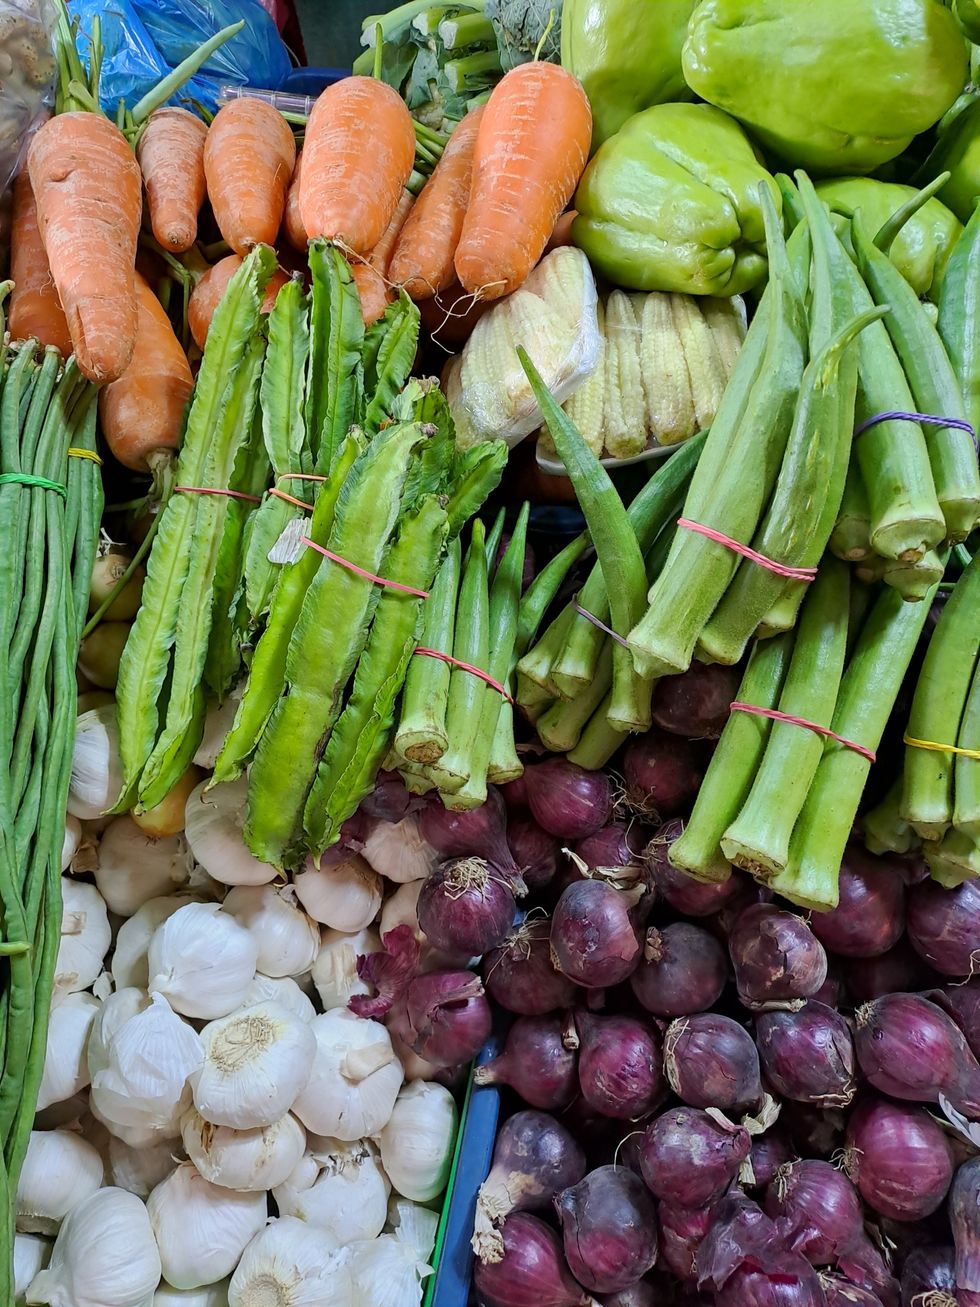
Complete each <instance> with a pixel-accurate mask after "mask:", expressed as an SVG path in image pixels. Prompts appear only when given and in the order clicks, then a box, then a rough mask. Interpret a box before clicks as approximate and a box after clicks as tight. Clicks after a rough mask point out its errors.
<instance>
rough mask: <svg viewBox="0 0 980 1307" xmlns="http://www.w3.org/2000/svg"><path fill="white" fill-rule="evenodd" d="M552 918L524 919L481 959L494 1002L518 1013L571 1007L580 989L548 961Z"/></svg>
mask: <svg viewBox="0 0 980 1307" xmlns="http://www.w3.org/2000/svg"><path fill="white" fill-rule="evenodd" d="M550 934H551V922H550V921H549V919H548V918H547V917H534V918H532V919H530V920H525V921H523V922H522V923H521V925H519V926H518V927H517V928H516V929H515V930H513V931H511V933H510V934H509V935H508V936H507V938H506V939H505V940H504V942H503V943H502V944H500V945H499V946H498V947H497V948H495V949H491V950H490V952H489V953H488V954H487V955H486V957H485V958H484V959H483V983H484V985H485V986H486V990H487V993H488V994H489V995H490V997H491V998H492V999H493V1001H494V1002H495V1003H499V1005H500V1006H501V1007H502V1008H505V1009H506V1011H508V1012H514V1013H515V1014H516V1015H517V1016H525V1017H540V1016H544V1015H545V1014H546V1013H548V1012H553V1011H554V1010H555V1009H556V1008H561V1007H571V1005H572V1004H573V1003H574V1002H575V995H576V993H579V992H581V991H578V990H577V989H576V986H575V985H573V984H572V982H571V981H570V980H569V979H568V977H567V976H562V975H560V974H559V973H558V972H557V971H556V970H555V968H554V967H553V966H552V965H551V943H550V938H549V937H550Z"/></svg>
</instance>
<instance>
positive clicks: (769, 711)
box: [728, 699, 875, 762]
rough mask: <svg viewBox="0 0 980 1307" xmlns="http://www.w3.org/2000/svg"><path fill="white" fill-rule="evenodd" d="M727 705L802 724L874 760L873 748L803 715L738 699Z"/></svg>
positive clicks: (733, 709)
mask: <svg viewBox="0 0 980 1307" xmlns="http://www.w3.org/2000/svg"><path fill="white" fill-rule="evenodd" d="M728 707H729V708H730V710H731V711H732V712H747V713H752V714H753V716H756V717H769V718H771V719H772V721H774V722H787V723H788V724H789V725H790V726H802V727H803V728H804V730H807V731H813V732H814V733H815V734H816V735H823V736H825V737H826V738H827V739H828V740H836V741H837V743H838V744H843V746H844V748H845V749H853V750H854V752H855V753H859V754H860V755H861V757H862V758H867V760H868V762H874V760H875V753H874V750H873V749H866V748H865V747H864V745H863V744H857V743H855V741H854V740H848V739H845V738H844V736H843V735H838V734H837V732H836V731H832V730H830V729H829V728H828V727H826V726H820V725H819V724H818V723H817V722H808V721H807V719H806V718H805V717H791V716H790V714H789V713H785V712H779V711H778V710H777V709H775V708H760V707H759V705H758V704H756V703H742V702H741V701H740V700H738V699H736V700H735V702H734V703H730V704H729V705H728Z"/></svg>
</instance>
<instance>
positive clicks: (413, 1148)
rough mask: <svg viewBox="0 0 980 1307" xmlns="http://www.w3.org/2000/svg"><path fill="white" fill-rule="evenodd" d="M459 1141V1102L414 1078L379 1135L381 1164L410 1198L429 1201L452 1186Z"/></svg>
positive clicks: (442, 1090)
mask: <svg viewBox="0 0 980 1307" xmlns="http://www.w3.org/2000/svg"><path fill="white" fill-rule="evenodd" d="M455 1142H456V1102H455V1099H454V1098H453V1096H452V1094H451V1093H450V1092H449V1090H448V1089H446V1088H445V1086H444V1085H437V1084H432V1083H427V1082H426V1081H423V1080H413V1081H412V1082H411V1084H408V1085H405V1087H404V1088H403V1089H402V1091H401V1092H400V1093H399V1095H398V1098H397V1099H396V1101H395V1106H394V1108H393V1109H392V1113H391V1116H390V1117H389V1119H388V1121H387V1122H386V1123H385V1125H384V1127H383V1128H382V1130H381V1131H380V1133H379V1135H378V1144H379V1146H380V1148H381V1163H382V1165H383V1166H384V1169H385V1172H386V1174H387V1176H388V1179H389V1180H390V1181H391V1183H392V1184H393V1185H394V1187H395V1188H396V1189H397V1190H398V1192H399V1193H400V1194H401V1195H402V1196H403V1197H405V1198H410V1199H412V1201H413V1202H417V1203H428V1202H431V1201H432V1199H433V1198H437V1197H438V1196H439V1194H441V1193H442V1191H443V1189H445V1187H446V1183H447V1181H448V1180H449V1172H450V1169H451V1167H452V1160H453V1146H454V1144H455Z"/></svg>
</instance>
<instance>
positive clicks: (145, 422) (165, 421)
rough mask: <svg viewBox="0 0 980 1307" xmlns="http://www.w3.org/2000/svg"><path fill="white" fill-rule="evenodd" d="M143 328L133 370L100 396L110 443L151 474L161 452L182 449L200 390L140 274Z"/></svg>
mask: <svg viewBox="0 0 980 1307" xmlns="http://www.w3.org/2000/svg"><path fill="white" fill-rule="evenodd" d="M136 299H137V303H138V305H139V325H138V327H137V329H136V346H135V348H134V350H133V357H132V360H131V361H130V364H129V367H128V368H127V369H126V371H125V372H124V373H123V374H122V376H121V377H118V378H117V379H116V380H115V381H113V382H111V383H110V384H109V385H108V386H105V387H103V389H102V390H101V391H100V392H99V417H100V419H101V422H102V432H103V435H104V436H105V438H106V443H107V444H108V446H109V448H110V449H111V450H112V452H113V454H114V455H115V457H116V458H117V459H118V460H119V462H120V463H122V464H123V466H124V467H128V468H132V470H133V471H134V472H145V471H146V470H147V469H148V467H149V466H150V463H151V460H152V456H153V454H154V453H156V451H157V450H161V449H177V448H178V446H179V445H180V439H181V436H182V435H183V430H184V410H185V409H186V407H187V401H188V400H189V399H190V394H191V390H192V389H193V387H194V378H193V377H192V376H191V368H190V364H189V363H188V362H187V356H186V355H185V354H184V351H183V350H182V349H181V347H180V341H179V340H178V339H177V337H176V336H175V335H174V329H173V327H171V325H170V319H169V318H168V317H167V315H166V313H164V311H163V307H162V305H161V304H160V301H159V300H158V299H157V297H156V295H154V293H153V291H152V290H151V289H150V287H149V286H148V285H147V283H146V282H145V281H144V280H143V278H142V277H141V276H140V275H139V273H137V274H136Z"/></svg>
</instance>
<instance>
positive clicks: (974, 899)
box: [908, 880, 980, 976]
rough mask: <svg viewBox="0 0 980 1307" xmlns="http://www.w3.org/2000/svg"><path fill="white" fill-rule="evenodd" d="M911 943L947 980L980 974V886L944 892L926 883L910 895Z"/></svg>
mask: <svg viewBox="0 0 980 1307" xmlns="http://www.w3.org/2000/svg"><path fill="white" fill-rule="evenodd" d="M908 932H909V939H910V940H911V942H912V947H913V948H914V949H915V951H916V952H917V953H918V954H920V956H922V957H923V958H925V960H926V962H928V963H929V965H930V966H931V967H934V968H935V969H936V971H938V972H940V973H941V974H942V975H944V976H972V975H973V973H974V971H977V970H980V883H978V882H977V881H975V880H966V881H964V882H963V884H962V885H960V886H958V887H957V888H956V889H943V887H942V886H941V885H937V884H936V882H935V881H934V880H924V881H923V882H922V883H921V884H920V885H916V886H915V887H914V888H913V889H912V891H911V892H910V894H909V914H908Z"/></svg>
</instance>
